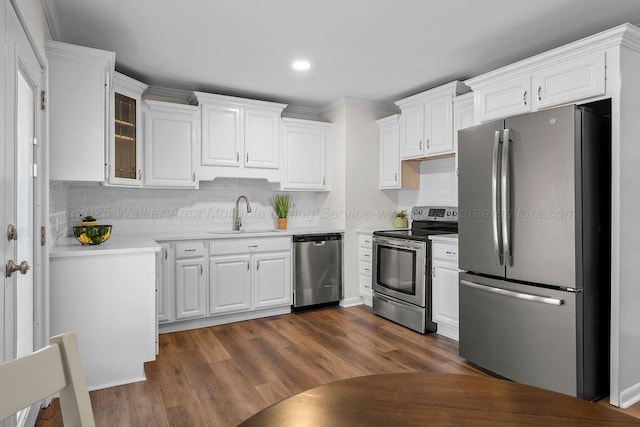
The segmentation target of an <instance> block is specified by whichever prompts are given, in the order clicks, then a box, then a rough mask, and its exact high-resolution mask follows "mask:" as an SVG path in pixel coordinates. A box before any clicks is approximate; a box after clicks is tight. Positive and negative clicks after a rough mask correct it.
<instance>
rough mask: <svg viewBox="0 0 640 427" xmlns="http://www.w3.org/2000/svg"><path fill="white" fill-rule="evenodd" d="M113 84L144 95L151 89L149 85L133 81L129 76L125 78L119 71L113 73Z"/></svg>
mask: <svg viewBox="0 0 640 427" xmlns="http://www.w3.org/2000/svg"><path fill="white" fill-rule="evenodd" d="M113 83H114V84H115V85H118V86H120V87H121V88H124V89H127V90H130V91H132V92H137V93H142V92H144V91H145V90H146V89H147V88H148V87H149V85H147V84H145V83H142V82H139V81H138V80H135V79H132V78H131V77H129V76H125V75H124V74H122V73H119V72H117V71H116V72H115V73H113Z"/></svg>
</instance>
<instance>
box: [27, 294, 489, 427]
mask: <svg viewBox="0 0 640 427" xmlns="http://www.w3.org/2000/svg"><path fill="white" fill-rule="evenodd" d="M105 357H109V355H105ZM145 370H146V374H147V381H143V382H139V383H134V384H128V385H124V386H119V387H113V388H108V389H104V390H98V391H94V392H91V401H92V405H93V411H94V416H95V419H96V425H98V426H132V427H134V426H135V427H137V426H156V425H157V426H231V425H237V424H238V423H240V422H241V421H243V420H245V419H246V418H248V417H249V416H251V415H253V414H254V413H256V412H258V411H260V410H261V409H263V408H265V407H267V406H269V405H271V404H273V403H275V402H277V401H279V400H281V399H283V398H285V397H288V396H291V395H293V394H296V393H299V392H302V391H304V390H307V389H309V388H312V387H315V386H318V385H321V384H325V383H328V382H331V381H335V380H339V379H345V378H351V377H356V376H361V375H369V374H380V373H394V372H415V371H423V372H449V373H462V374H470V375H486V374H485V373H483V372H481V371H479V370H477V369H475V368H473V367H472V366H470V365H468V364H467V363H465V362H464V360H463V359H461V358H460V357H459V356H458V345H457V342H455V341H453V340H450V339H448V338H444V337H442V336H440V335H437V334H431V335H420V334H417V333H415V332H413V331H410V330H408V329H406V328H404V327H401V326H398V325H396V324H394V323H392V322H389V321H387V320H384V319H382V318H380V317H377V316H375V315H374V314H373V313H372V312H371V311H370V310H369V309H368V308H366V307H365V306H357V307H351V308H327V309H321V310H315V311H307V312H301V313H295V314H290V315H283V316H276V317H270V318H265V319H259V320H251V321H245V322H238V323H232V324H228V325H221V326H215V327H210V328H203V329H197V330H192V331H185V332H177V333H172V334H164V335H161V336H160V354H159V355H158V357H157V360H156V361H155V362H150V363H147V364H146V366H145ZM37 425H38V426H46V427H49V426H61V425H62V421H61V416H60V408H59V405H58V402H57V399H56V400H54V402H53V403H52V404H51V405H50V406H49V407H48V408H46V409H44V410H43V411H42V412H41V414H40V419H39V421H38V424H37Z"/></svg>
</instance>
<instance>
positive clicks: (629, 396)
mask: <svg viewBox="0 0 640 427" xmlns="http://www.w3.org/2000/svg"><path fill="white" fill-rule="evenodd" d="M638 402H640V383H637V384H635V385H632V386H631V387H629V388H627V389H625V390H622V391H621V392H620V407H621V408H623V409H627V408H628V407H629V406H631V405H633V404H635V403H638Z"/></svg>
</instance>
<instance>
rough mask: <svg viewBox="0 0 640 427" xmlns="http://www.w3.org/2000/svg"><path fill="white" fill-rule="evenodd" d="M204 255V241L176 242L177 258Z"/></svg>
mask: <svg viewBox="0 0 640 427" xmlns="http://www.w3.org/2000/svg"><path fill="white" fill-rule="evenodd" d="M203 256H204V242H181V243H176V259H184V258H195V257H203Z"/></svg>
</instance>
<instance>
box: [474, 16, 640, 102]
mask: <svg viewBox="0 0 640 427" xmlns="http://www.w3.org/2000/svg"><path fill="white" fill-rule="evenodd" d="M616 46H625V47H628V48H630V49H633V50H635V51H637V52H640V28H638V27H636V26H635V25H631V24H622V25H619V26H617V27H614V28H611V29H609V30H606V31H602V32H600V33H597V34H594V35H592V36H589V37H585V38H583V39H580V40H577V41H575V42H572V43H568V44H566V45H563V46H560V47H557V48H555V49H552V50H549V51H546V52H543V53H541V54H538V55H535V56H532V57H529V58H526V59H523V60H521V61H518V62H514V63H512V64H510V65H506V66H504V67H501V68H498V69H496V70H493V71H490V72H488V73H485V74H481V75H479V76H476V77H472V78H470V79H467V80H465V81H464V83H465V84H466V85H467V86H469V87H470V88H471V89H472V90H474V91H476V90H478V89H481V88H483V87H485V86H486V85H489V84H493V83H495V82H496V81H499V80H511V79H514V78H517V77H520V76H523V75H526V74H530V73H533V72H535V71H538V70H540V69H542V68H546V67H549V66H553V65H555V64H558V63H564V62H566V61H568V60H571V59H575V58H578V57H581V56H584V55H588V54H590V53H595V52H600V51H604V50H606V49H608V48H611V47H616Z"/></svg>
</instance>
